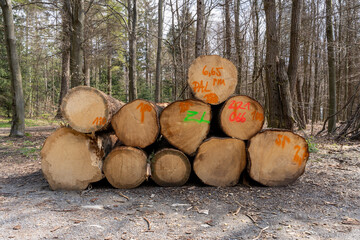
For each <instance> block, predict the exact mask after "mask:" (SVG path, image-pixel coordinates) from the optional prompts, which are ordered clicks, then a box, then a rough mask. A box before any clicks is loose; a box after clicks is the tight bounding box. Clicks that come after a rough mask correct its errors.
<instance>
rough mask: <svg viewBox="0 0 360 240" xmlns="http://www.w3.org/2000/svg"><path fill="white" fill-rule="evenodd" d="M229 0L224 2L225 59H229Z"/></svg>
mask: <svg viewBox="0 0 360 240" xmlns="http://www.w3.org/2000/svg"><path fill="white" fill-rule="evenodd" d="M230 4H231V0H225V58H227V59H229V60H230V58H231V18H230Z"/></svg>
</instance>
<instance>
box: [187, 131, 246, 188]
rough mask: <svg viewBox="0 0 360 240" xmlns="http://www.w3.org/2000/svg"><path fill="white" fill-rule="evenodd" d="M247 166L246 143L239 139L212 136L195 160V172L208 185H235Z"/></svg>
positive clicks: (200, 149) (202, 146)
mask: <svg viewBox="0 0 360 240" xmlns="http://www.w3.org/2000/svg"><path fill="white" fill-rule="evenodd" d="M245 166H246V152H245V144H244V142H243V141H241V140H239V139H232V138H210V139H209V140H207V141H205V142H204V143H202V144H201V145H200V147H199V150H198V153H197V155H196V157H195V160H194V167H193V168H194V172H195V173H196V175H197V176H198V177H199V178H200V179H201V181H203V182H204V183H205V184H207V185H211V186H217V187H225V186H234V185H236V184H237V183H238V181H239V178H240V175H241V173H242V172H243V170H244V169H245Z"/></svg>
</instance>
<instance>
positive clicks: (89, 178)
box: [41, 128, 105, 190]
mask: <svg viewBox="0 0 360 240" xmlns="http://www.w3.org/2000/svg"><path fill="white" fill-rule="evenodd" d="M104 154H105V153H104V152H103V151H101V149H100V148H99V146H98V145H97V141H96V140H94V139H92V138H90V137H89V136H87V135H85V134H83V133H79V132H76V131H75V130H73V129H71V128H60V129H58V130H56V131H55V132H54V133H53V134H51V135H50V136H49V137H48V138H47V139H46V141H45V143H44V146H43V148H42V150H41V169H42V172H43V173H44V176H45V178H46V180H47V181H48V182H49V185H50V188H51V189H53V190H58V189H63V190H83V189H86V188H87V186H88V185H89V184H90V183H93V182H97V181H99V180H101V179H102V178H103V174H102V158H103V156H104Z"/></svg>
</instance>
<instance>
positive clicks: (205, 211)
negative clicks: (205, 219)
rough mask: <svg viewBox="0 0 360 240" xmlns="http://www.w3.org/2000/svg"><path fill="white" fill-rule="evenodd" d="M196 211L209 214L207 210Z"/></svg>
mask: <svg viewBox="0 0 360 240" xmlns="http://www.w3.org/2000/svg"><path fill="white" fill-rule="evenodd" d="M198 213H200V214H206V215H209V210H198Z"/></svg>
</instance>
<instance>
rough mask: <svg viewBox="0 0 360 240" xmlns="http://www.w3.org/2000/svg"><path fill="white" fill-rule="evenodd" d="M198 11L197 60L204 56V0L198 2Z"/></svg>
mask: <svg viewBox="0 0 360 240" xmlns="http://www.w3.org/2000/svg"><path fill="white" fill-rule="evenodd" d="M196 3H197V9H196V15H197V20H196V37H195V39H196V40H195V58H197V57H199V56H201V55H203V25H204V20H203V18H204V11H203V9H204V3H203V0H197V1H196Z"/></svg>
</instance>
